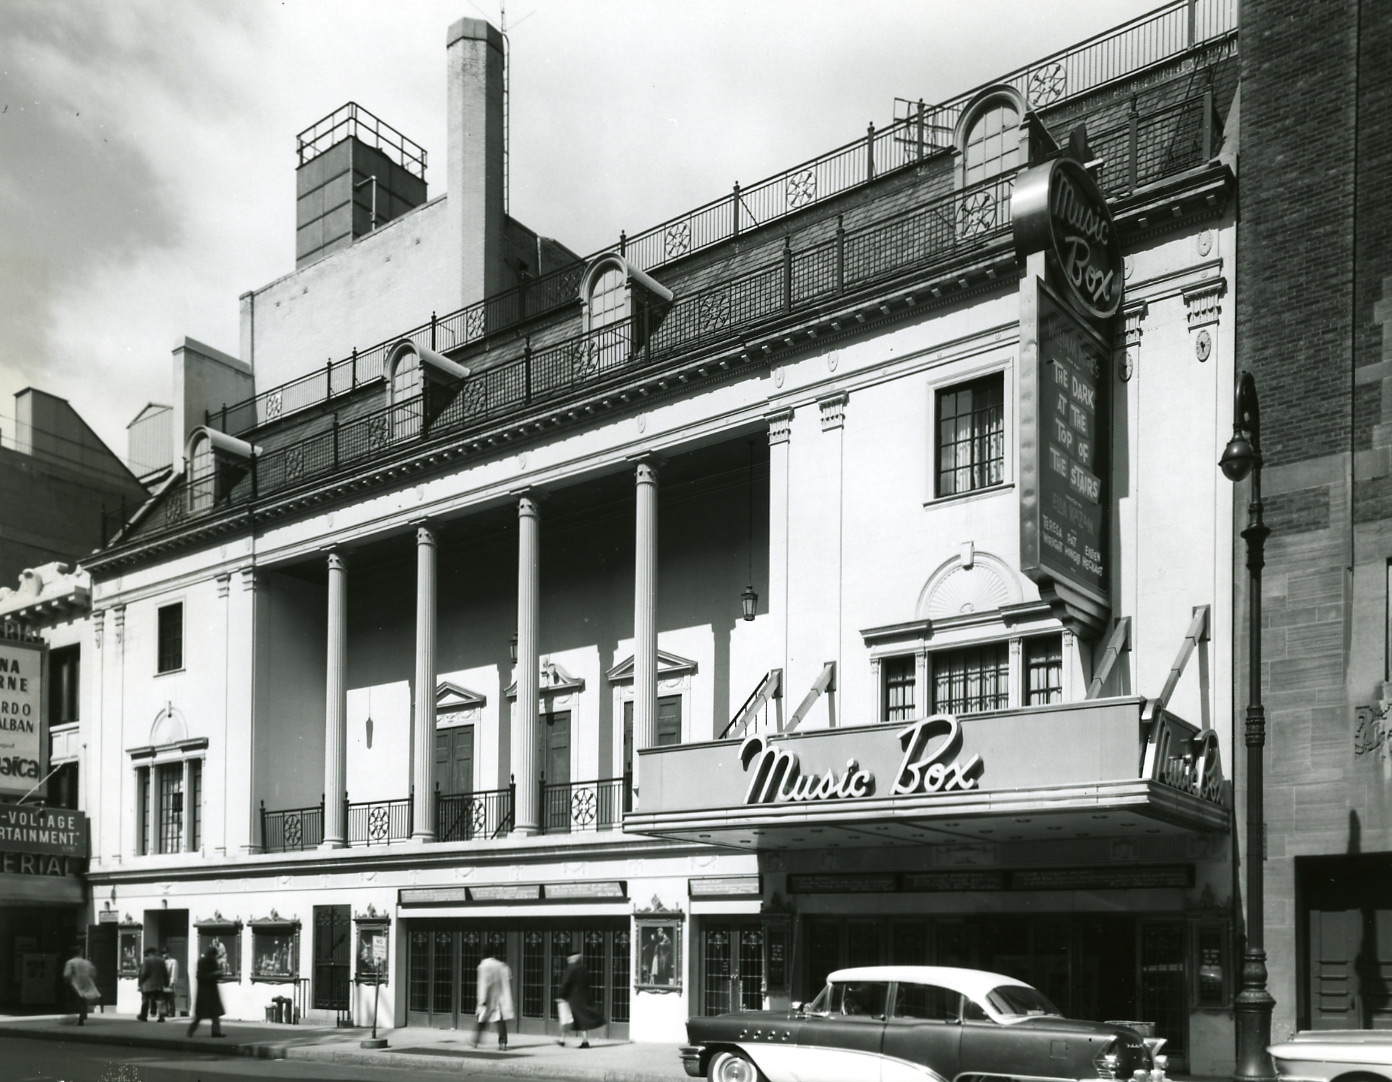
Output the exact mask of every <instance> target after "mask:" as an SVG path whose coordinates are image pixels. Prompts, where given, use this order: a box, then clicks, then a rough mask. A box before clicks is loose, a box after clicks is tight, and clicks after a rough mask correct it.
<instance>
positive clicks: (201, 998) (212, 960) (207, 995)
mask: <svg viewBox="0 0 1392 1082" xmlns="http://www.w3.org/2000/svg"><path fill="white" fill-rule="evenodd" d="M221 972H222V967H221V966H219V965H218V950H217V948H216V947H209V948H208V949H207V950H206V951H205V952H204V953H203V955H202V956H201V957H200V958H199V959H198V969H197V971H196V976H197V977H198V994H197V995H195V996H194V999H193V1021H191V1022H190V1023H189V1028H188V1035H189V1036H190V1037H192V1036H193V1031H194V1030H196V1029H197V1028H198V1023H199V1022H201V1021H203V1019H205V1018H206V1019H208V1020H209V1021H211V1022H212V1024H213V1036H214V1037H226V1036H227V1034H225V1033H223V1032H222V995H221V993H220V992H219V991H218V975H219V974H220V973H221Z"/></svg>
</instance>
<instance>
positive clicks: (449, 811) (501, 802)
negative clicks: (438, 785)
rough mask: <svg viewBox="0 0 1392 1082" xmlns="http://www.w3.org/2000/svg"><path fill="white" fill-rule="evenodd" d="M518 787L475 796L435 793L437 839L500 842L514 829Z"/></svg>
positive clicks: (475, 793)
mask: <svg viewBox="0 0 1392 1082" xmlns="http://www.w3.org/2000/svg"><path fill="white" fill-rule="evenodd" d="M516 800H517V785H516V784H515V783H514V784H511V785H509V786H508V787H507V788H506V789H487V790H480V791H478V792H473V793H442V792H440V791H439V790H438V789H436V790H435V836H436V838H438V839H439V840H440V841H442V842H467V841H473V840H474V839H476V838H497V837H499V836H500V835H503V834H506V833H507V832H508V831H510V830H511V829H512V825H513V822H514V819H513V809H514V807H515V806H516Z"/></svg>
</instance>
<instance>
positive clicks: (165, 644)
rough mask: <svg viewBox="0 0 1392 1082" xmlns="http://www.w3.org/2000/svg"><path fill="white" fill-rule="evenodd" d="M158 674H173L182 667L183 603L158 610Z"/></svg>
mask: <svg viewBox="0 0 1392 1082" xmlns="http://www.w3.org/2000/svg"><path fill="white" fill-rule="evenodd" d="M158 663H159V668H158V670H157V671H158V672H174V671H175V670H177V669H182V668H183V667H184V606H183V602H179V603H177V604H174V605H165V606H164V607H162V608H161V609H160V610H159V657H158Z"/></svg>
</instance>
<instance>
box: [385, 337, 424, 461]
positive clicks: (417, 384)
mask: <svg viewBox="0 0 1392 1082" xmlns="http://www.w3.org/2000/svg"><path fill="white" fill-rule="evenodd" d="M387 394H388V398H387V402H388V404H389V405H390V406H391V422H390V425H389V428H390V431H391V438H392V439H393V440H402V439H407V438H409V437H410V436H413V435H415V434H416V433H417V432H419V431H420V416H421V404H420V394H421V368H420V355H419V354H418V353H416V351H415V350H401V351H400V352H398V353H397V355H396V360H395V362H394V363H393V364H392V370H391V373H390V378H389V379H388V381H387Z"/></svg>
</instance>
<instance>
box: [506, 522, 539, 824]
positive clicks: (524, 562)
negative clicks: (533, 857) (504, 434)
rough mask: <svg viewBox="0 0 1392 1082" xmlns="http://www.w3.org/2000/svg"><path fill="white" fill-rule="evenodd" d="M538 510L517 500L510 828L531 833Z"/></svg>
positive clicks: (533, 816) (534, 812) (534, 799)
mask: <svg viewBox="0 0 1392 1082" xmlns="http://www.w3.org/2000/svg"><path fill="white" fill-rule="evenodd" d="M540 556H541V514H540V512H539V511H538V509H537V504H536V500H535V499H534V498H533V497H531V496H523V497H522V498H521V499H520V500H518V501H517V699H516V706H515V713H514V714H513V717H512V773H513V777H514V778H515V779H516V782H517V807H516V808H515V809H514V810H513V814H514V819H513V829H514V830H515V831H516V832H517V833H518V834H535V833H536V832H537V800H538V799H539V794H538V791H537V707H538V698H539V692H540V688H539V685H540V682H541V681H540V671H541V660H540V655H539V643H538V641H537V640H538V635H539V631H540V624H541V564H540Z"/></svg>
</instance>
